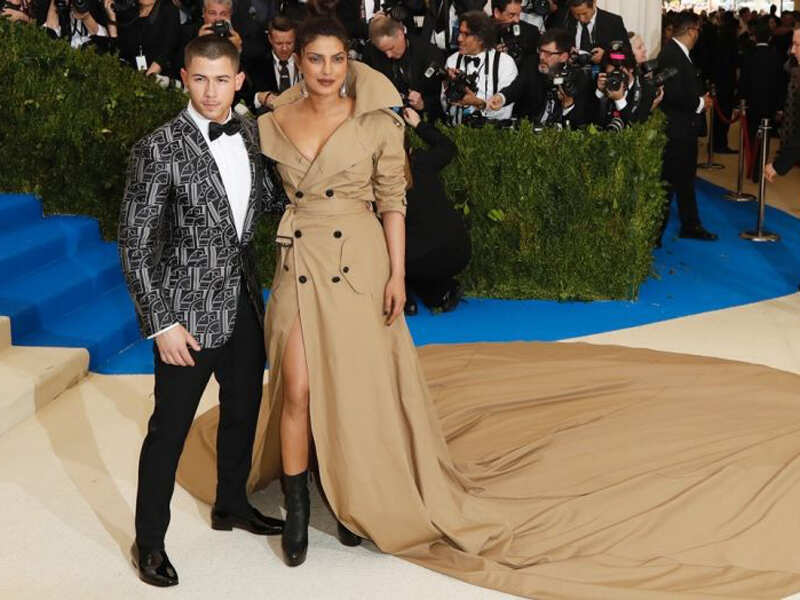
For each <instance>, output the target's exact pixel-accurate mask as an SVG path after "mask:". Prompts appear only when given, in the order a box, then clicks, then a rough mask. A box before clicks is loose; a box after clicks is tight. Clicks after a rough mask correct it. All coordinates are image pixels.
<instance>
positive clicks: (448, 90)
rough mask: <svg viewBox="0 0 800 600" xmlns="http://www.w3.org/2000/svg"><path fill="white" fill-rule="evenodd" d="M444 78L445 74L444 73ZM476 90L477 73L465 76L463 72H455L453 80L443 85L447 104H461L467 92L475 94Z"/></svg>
mask: <svg viewBox="0 0 800 600" xmlns="http://www.w3.org/2000/svg"><path fill="white" fill-rule="evenodd" d="M444 75H445V77H446V76H447V72H446V71H445V73H444ZM477 89H478V73H473V74H472V75H467V74H466V73H465V72H464V71H456V76H455V78H454V79H449V80H447V81H446V83H445V90H444V97H445V99H446V100H447V102H448V103H449V104H455V103H456V102H461V101H462V100H463V99H464V96H466V95H467V90H472V91H473V92H475V91H476V90H477Z"/></svg>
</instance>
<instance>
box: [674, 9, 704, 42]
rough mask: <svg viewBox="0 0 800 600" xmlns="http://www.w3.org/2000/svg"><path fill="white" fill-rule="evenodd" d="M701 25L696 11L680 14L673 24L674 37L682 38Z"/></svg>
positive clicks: (685, 11)
mask: <svg viewBox="0 0 800 600" xmlns="http://www.w3.org/2000/svg"><path fill="white" fill-rule="evenodd" d="M699 25H700V17H699V16H698V15H697V14H695V12H694V11H691V10H684V11H681V12H679V13H678V16H677V17H675V21H674V22H673V27H674V29H675V30H674V31H673V35H675V36H680V35H683V34H685V33H686V32H687V31H689V30H690V29H691V28H692V27H698V26H699Z"/></svg>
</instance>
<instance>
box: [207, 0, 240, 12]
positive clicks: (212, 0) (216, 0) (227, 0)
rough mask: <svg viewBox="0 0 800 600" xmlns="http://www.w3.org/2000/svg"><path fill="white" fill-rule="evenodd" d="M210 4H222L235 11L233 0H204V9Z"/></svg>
mask: <svg viewBox="0 0 800 600" xmlns="http://www.w3.org/2000/svg"><path fill="white" fill-rule="evenodd" d="M209 4H222V5H223V6H227V7H228V8H230V9H231V11H233V0H203V9H205V8H207V7H208V5H209Z"/></svg>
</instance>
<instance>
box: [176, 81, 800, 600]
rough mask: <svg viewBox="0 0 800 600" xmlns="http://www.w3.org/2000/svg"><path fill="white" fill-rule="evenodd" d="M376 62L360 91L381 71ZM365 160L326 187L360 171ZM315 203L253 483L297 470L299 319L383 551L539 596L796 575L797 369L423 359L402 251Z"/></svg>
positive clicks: (571, 351)
mask: <svg viewBox="0 0 800 600" xmlns="http://www.w3.org/2000/svg"><path fill="white" fill-rule="evenodd" d="M363 74H364V79H363V80H362V81H361V82H360V83H359V82H357V83H356V93H357V94H358V90H359V89H360V87H361V86H362V85H367V84H366V83H365V82H367V81H368V80H369V79H372V78H373V77H375V76H373V75H372V74H371V72H367V71H364V72H363ZM361 75H362V73H359V77H361ZM367 117H368V118H371V117H370V115H369V114H367V115H365V118H367ZM381 119H382V121H381V122H384V121H385V123H386V125H385V127H386V128H387V130H388V131H392V128H394V127H395V125H394V124H393V123H392V122H391V121H389V120H387V119H386V118H385V117H382V118H381ZM355 121H358V118H356V119H355ZM345 126H346V127H350V126H357V123H355V124H349V125H345ZM262 131H264V129H263V126H262ZM374 135H375V137H374V138H372V139H376V140H378V139H381V138H382V135H383V134H382V133H380V132H375V134H374ZM387 135H388V134H387ZM336 136H338V134H335V137H334V138H332V140H331V141H332V143H334V144H336V143H337V142H338V141H339V139H340V138H338V137H336ZM342 137H343V138H345V136H344V135H343V136H342ZM275 139H280V138H275ZM346 139H349V137H348V138H346ZM287 143H288V142H287V141H285V140H284V141H280V142H276V141H275V140H269V141H266V142H265V151H266V152H267V153H269V152H271V151H272V150H271V149H273V148H274V145H275V144H287ZM379 145H380V144H377V145H376V147H375V152H378V150H377V147H378V146H379ZM339 150H340V151H341V152H345V151H346V148H344V147H343V148H339ZM323 152H325V150H323ZM270 156H274V157H278V152H274V153H273V154H270ZM291 157H292V153H291V151H289V150H287V151H286V154H285V155H284V156H282V158H279V170H280V172H281V174H282V175H283V176H284V178H285V179H286V180H287V187H290V186H293V185H295V183H292V182H293V181H295V182H297V181H298V178H299V180H300V181H301V182H302V177H305V176H301V174H300V170H301V169H303V168H308V169H311V168H313V165H312V166H311V167H308V166H307V165H302V163H301V162H297V163H296V164H297V165H298V166H293V165H294V164H295V163H293V162H292V160H291ZM365 160H366V161H367V162H371V160H368V159H363V160H359V162H357V163H355V166H353V165H350V166H349V167H347V168H346V170H345V171H342V172H341V173H339V174H336V173H332V172H329V173H328V174H327V175H325V174H323V175H320V176H315V177H317V179H316V180H312V181H313V183H314V185H318V186H320V189H322V188H324V186H325V185H326V183H325V182H333V181H335V180H337V179H338V180H341V184H342V185H350V186H357V185H358V182H356V181H354V179H355V178H356V177H368V173H367V172H366V171H365V170H363V169H362V167H361V166H359V165H360V164H361V163H362V162H364V161H365ZM390 164H391V165H392V170H397V169H399V168H401V167H400V166H398V164H395V163H390ZM385 176H388V177H394V176H396V173H395V174H394V175H392V174H391V173H389V174H386V175H385ZM297 185H299V186H300V188H301V189H302V188H303V184H302V183H297ZM330 185H333V183H331V184H330ZM363 185H364V186H365V187H366V186H367V185H368V184H367V183H366V182H364V184H363ZM398 185H399V184H398ZM311 187H313V186H311ZM395 195H396V194H395V193H394V192H392V193H390V194H389V197H395ZM312 197H313V198H314V199H313V200H310V201H308V203H304V204H305V205H304V206H303V207H301V205H299V204H298V207H297V208H296V209H294V210H292V211H290V213H289V214H288V215H287V217H285V218H286V219H290V220H291V227H294V228H296V229H295V230H296V231H300V232H301V236H300V237H295V238H294V241H293V245H292V246H290V247H285V249H284V254H283V258H282V259H281V260H282V262H283V264H284V265H285V267H286V268H288V270H286V269H284V268H281V269H280V270H279V275H278V279H277V282H276V284H275V286H274V290H273V292H272V295H271V297H270V301H269V305H268V309H267V317H266V326H267V346H268V356H269V361H270V367H271V371H270V375H271V376H270V381H269V386H268V390H267V393H266V395H265V400H264V403H263V406H262V412H261V415H260V421H259V426H258V432H259V433H258V439H257V441H256V445H255V452H254V458H253V471H252V473H251V478H250V481H249V486H250V489H251V490H253V489H258V488H261V487H263V486H265V485H266V484H267V483H268V482H269V481H271V480H273V479H274V478H276V477H278V476H279V474H280V443H279V428H278V424H279V417H280V410H281V384H282V378H281V365H280V357H281V356H282V352H283V348H284V345H285V339H286V336H287V334H288V329H289V327H291V325H292V323H293V321H294V319H295V317H296V315H297V314H298V312H299V314H300V318H301V324H302V333H303V339H304V342H305V346H306V358H307V362H308V369H309V377H310V382H311V384H310V387H311V421H312V429H313V435H314V440H315V444H316V450H317V455H318V460H319V467H320V473H321V478H322V482H323V487H324V489H325V491H326V494H327V497H328V500H329V501H330V503H331V505H332V507H333V509H334V511H335V512H336V514H337V516H338V518H339V519H340V520H341V521H342V522H343V523H344V524H345V525H347V526H348V527H349V528H350V529H352V530H353V531H355V532H357V533H358V534H359V535H362V536H364V537H367V538H369V539H371V540H372V541H373V542H374V543H375V544H376V545H377V546H378V547H379V548H380V549H382V550H383V551H385V552H389V553H392V554H396V555H398V556H400V557H403V558H406V559H408V560H410V561H413V562H415V563H418V564H421V565H423V566H426V567H428V568H431V569H434V570H437V571H441V572H444V573H447V574H450V575H453V576H455V577H459V578H461V579H463V580H465V581H469V582H472V583H476V584H478V585H482V586H485V587H490V588H496V589H501V590H504V591H506V592H510V593H515V594H518V595H521V596H527V597H531V598H539V599H547V598H563V599H569V600H579V599H583V598H586V599H588V598H603V599H611V598H613V599H620V600H625V599H628V598H652V599H661V598H663V599H667V598H669V599H673V598H709V597H712V596H714V595H722V596H725V597H728V598H737V597H738V598H777V597H780V596H784V595H787V594H789V593H791V592H792V591H797V590H800V573H799V572H798V571H800V556H798V554H797V552H796V547H797V543H796V540H797V539H800V537H799V535H798V534H800V520H799V519H797V517H796V513H797V507H798V506H800V486H798V485H797V483H798V481H800V461H798V459H797V457H798V455H800V452H799V451H800V410H798V409H800V397H799V396H800V395H799V394H798V392H797V391H796V390H797V388H798V385H797V384H798V379H797V377H796V376H792V375H787V374H785V373H780V372H775V371H770V370H769V369H765V368H763V367H755V366H751V365H742V364H738V363H727V362H724V361H719V360H713V359H703V358H696V357H687V356H681V355H671V354H663V353H657V352H651V351H644V350H630V349H622V348H615V347H597V346H587V345H578V344H575V345H572V344H563V345H559V344H552V345H549V344H496V345H492V344H475V345H464V346H449V347H428V348H424V349H422V351H421V353H420V354H421V360H420V359H419V358H418V356H417V352H416V350H415V348H414V346H413V343H412V340H411V337H410V335H409V333H408V329H407V327H406V324H405V321H404V320H403V319H402V318H401V319H399V320H398V321H397V322H395V324H394V325H392V326H391V327H386V326H385V325H384V324H383V315H382V314H381V297H382V291H383V285H384V283H385V281H386V277H387V275H388V257H387V253H386V247H385V242H384V239H383V234H382V231H381V229H380V226H379V224H378V222H377V220H376V219H375V216H374V214H372V213H371V212H369V211H368V210H366V209H365V208H364V206H365V205H364V203H363V201H361V200H359V201H352V202H350V201H348V198H346V197H345V198H340V197H339V196H338V195H335V196H334V199H331V198H325V199H323V197H318V196H317V195H316V194H312ZM304 198H305V196H304ZM284 229H286V227H284ZM336 231H341V232H342V236H341V237H337V236H336V235H335V232H336ZM345 266H348V267H350V268H349V269H344V267H345ZM300 275H304V276H306V277H307V281H306V283H305V284H301V283H299V280H298V277H299V276H300ZM334 277H339V278H340V281H339V282H334V281H333V278H334ZM423 365H424V367H425V372H423V370H422V366H423ZM764 389H770V390H773V392H772V393H770V394H769V396H768V397H764V395H763V394H761V395H758V394H757V393H756V391H757V390H764ZM218 418H219V413H218V410H217V409H216V408H215V409H212V410H210V411H208V412H207V413H205V414H204V415H202V416H200V417H199V418H198V419H197V421H196V422H195V424H194V425H193V427H192V431H191V432H190V435H189V439H188V440H187V443H186V447H185V450H184V455H183V457H182V460H181V465H180V469H179V481H180V483H181V484H182V485H183V486H184V487H186V488H187V489H188V490H189V491H190V492H192V493H193V494H195V495H196V496H197V497H198V498H201V499H202V500H204V501H206V502H212V501H213V494H214V490H215V485H216V482H215V473H216V470H215V464H216V456H215V447H216V430H217V423H218ZM312 552H313V549H312Z"/></svg>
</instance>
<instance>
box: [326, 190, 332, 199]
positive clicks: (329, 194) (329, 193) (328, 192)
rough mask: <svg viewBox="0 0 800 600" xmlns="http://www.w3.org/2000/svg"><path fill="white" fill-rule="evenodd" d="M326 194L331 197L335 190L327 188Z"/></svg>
mask: <svg viewBox="0 0 800 600" xmlns="http://www.w3.org/2000/svg"><path fill="white" fill-rule="evenodd" d="M325 195H326V196H327V197H328V198H331V197H332V196H333V190H325Z"/></svg>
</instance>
